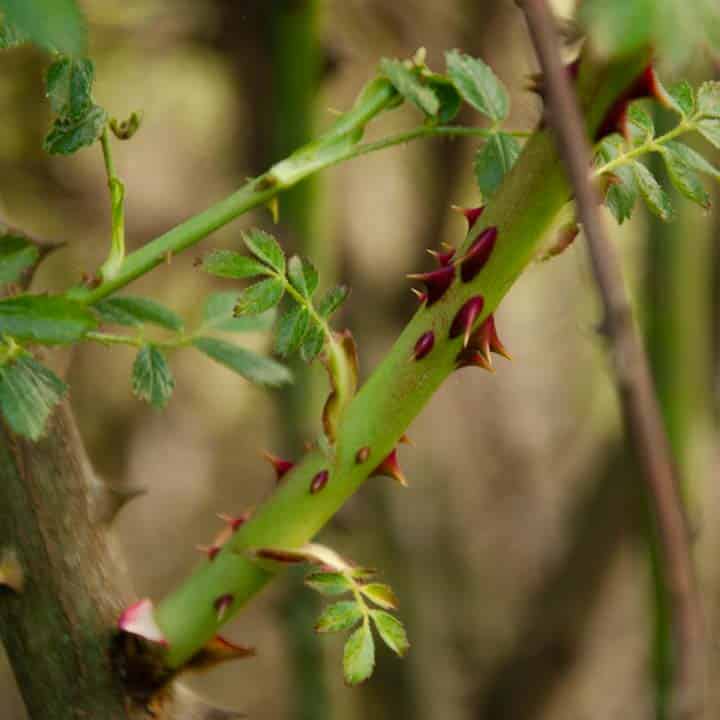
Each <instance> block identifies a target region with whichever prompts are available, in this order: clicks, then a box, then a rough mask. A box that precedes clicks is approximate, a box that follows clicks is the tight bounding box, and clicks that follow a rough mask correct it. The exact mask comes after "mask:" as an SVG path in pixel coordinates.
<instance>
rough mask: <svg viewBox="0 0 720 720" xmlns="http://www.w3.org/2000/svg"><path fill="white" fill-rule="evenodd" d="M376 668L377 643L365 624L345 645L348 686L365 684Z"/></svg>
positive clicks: (368, 626)
mask: <svg viewBox="0 0 720 720" xmlns="http://www.w3.org/2000/svg"><path fill="white" fill-rule="evenodd" d="M374 667H375V642H374V641H373V637H372V632H371V631H370V625H369V623H367V622H364V623H363V624H362V625H361V626H360V627H359V628H358V629H357V630H355V632H353V634H352V635H350V637H349V638H348V640H347V642H346V643H345V650H344V652H343V674H344V675H345V682H346V683H347V684H348V685H359V684H360V683H362V682H365V680H367V679H368V678H369V677H370V676H371V675H372V672H373V668H374Z"/></svg>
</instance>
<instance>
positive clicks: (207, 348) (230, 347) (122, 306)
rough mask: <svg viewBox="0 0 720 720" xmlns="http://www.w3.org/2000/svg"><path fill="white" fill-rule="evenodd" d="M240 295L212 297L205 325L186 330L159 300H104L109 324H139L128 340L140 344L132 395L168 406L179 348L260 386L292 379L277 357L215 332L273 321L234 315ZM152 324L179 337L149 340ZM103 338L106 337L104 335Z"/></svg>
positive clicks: (266, 317) (103, 312) (243, 329)
mask: <svg viewBox="0 0 720 720" xmlns="http://www.w3.org/2000/svg"><path fill="white" fill-rule="evenodd" d="M236 302H237V293H215V294H212V295H210V296H209V297H208V298H207V300H206V301H205V304H204V307H203V316H202V321H201V323H200V325H199V326H198V327H197V328H196V329H195V330H194V331H193V332H190V333H188V332H186V330H185V325H184V322H183V320H182V318H181V317H180V316H179V315H177V314H176V313H174V312H173V311H172V310H170V309H169V308H167V307H165V306H163V305H161V304H160V303H158V302H156V301H155V300H151V299H150V298H144V297H135V296H127V295H125V296H119V297H111V298H108V299H106V300H102V301H100V302H99V303H97V305H96V306H95V309H96V310H97V312H98V313H99V314H100V316H101V317H102V319H103V320H104V321H105V322H106V323H110V324H114V325H122V326H127V327H135V328H137V329H138V333H139V334H138V336H137V337H135V338H128V342H129V344H134V345H137V346H138V348H139V349H138V353H137V356H136V358H135V362H134V363H133V369H132V389H133V393H134V394H135V395H136V396H137V397H138V398H140V399H142V400H145V401H146V402H148V403H149V404H151V405H152V406H154V407H156V408H159V409H161V408H163V407H165V405H167V403H168V401H169V400H170V397H171V395H172V392H173V390H174V388H175V380H174V378H173V375H172V371H171V370H170V366H169V364H168V361H167V356H166V353H167V351H168V350H173V349H176V348H180V347H192V348H195V349H196V350H198V351H200V352H201V353H203V354H204V355H205V356H207V357H209V358H211V359H212V360H213V361H215V362H217V363H220V364H221V365H223V366H225V367H226V368H228V369H229V370H232V371H233V372H235V373H237V374H238V375H240V376H242V377H244V378H245V379H246V380H249V381H250V382H253V383H255V384H258V385H265V386H269V387H275V386H277V385H282V384H284V383H287V382H289V381H290V380H291V375H290V373H289V371H288V370H287V368H286V367H284V366H283V365H281V364H280V363H278V362H276V361H275V360H273V359H271V358H268V357H263V356H262V355H258V354H257V353H254V352H252V351H251V350H247V349H246V348H244V347H241V346H239V345H237V344H236V343H234V342H231V341H229V340H227V339H225V338H224V337H217V336H216V335H215V332H217V331H220V332H222V333H243V332H252V331H259V330H266V329H268V327H269V326H270V325H271V324H272V321H273V318H272V315H273V314H272V313H269V314H268V313H266V314H264V315H261V316H258V317H255V318H252V319H249V318H245V319H241V318H235V317H233V308H234V306H235V304H236ZM147 324H150V325H154V326H156V327H160V328H163V329H165V330H169V331H172V332H173V333H174V337H172V338H171V339H169V340H164V341H152V340H149V339H146V337H145V335H144V332H143V328H144V326H145V325H147ZM99 339H100V341H102V338H99Z"/></svg>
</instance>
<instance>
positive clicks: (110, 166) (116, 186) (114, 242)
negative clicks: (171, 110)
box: [100, 125, 125, 281]
mask: <svg viewBox="0 0 720 720" xmlns="http://www.w3.org/2000/svg"><path fill="white" fill-rule="evenodd" d="M100 145H101V147H102V153H103V160H104V161H105V171H106V173H107V178H108V188H109V189H110V219H111V237H110V253H109V255H108V257H107V260H105V262H104V263H103V264H102V266H101V267H100V277H101V278H102V279H103V281H104V280H109V279H111V278H113V277H114V276H115V275H116V274H117V272H118V271H119V269H120V267H121V266H122V264H123V260H124V258H125V186H124V185H123V183H122V181H121V180H120V178H119V177H118V176H117V174H116V172H115V162H114V160H113V156H112V148H111V147H110V133H109V132H108V129H107V125H106V126H105V128H104V129H103V131H102V135H101V136H100Z"/></svg>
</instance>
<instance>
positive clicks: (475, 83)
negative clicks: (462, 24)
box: [445, 50, 510, 122]
mask: <svg viewBox="0 0 720 720" xmlns="http://www.w3.org/2000/svg"><path fill="white" fill-rule="evenodd" d="M445 62H446V63H447V69H448V75H449V76H450V79H451V80H452V81H453V84H454V85H455V87H456V88H457V89H458V90H459V92H460V94H461V95H462V96H463V97H464V98H465V100H466V101H467V102H468V103H470V105H472V106H473V107H474V108H475V109H477V110H479V111H480V112H481V113H482V114H483V115H486V116H487V117H489V118H490V119H491V120H495V121H496V122H499V121H500V120H504V119H505V118H506V117H507V114H508V112H509V110H510V98H509V96H508V93H507V90H506V89H505V86H504V85H503V84H502V83H501V82H500V80H498V78H497V76H496V75H495V73H494V72H493V71H492V70H491V69H490V68H489V67H488V66H487V65H486V64H485V63H484V62H483V61H482V60H479V59H477V58H473V57H470V56H469V55H463V54H462V53H460V52H458V51H457V50H450V51H449V52H447V53H445Z"/></svg>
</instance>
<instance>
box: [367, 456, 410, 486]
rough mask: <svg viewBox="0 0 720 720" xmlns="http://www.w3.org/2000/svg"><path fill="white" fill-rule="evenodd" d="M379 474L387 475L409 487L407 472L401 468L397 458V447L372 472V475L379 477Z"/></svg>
mask: <svg viewBox="0 0 720 720" xmlns="http://www.w3.org/2000/svg"><path fill="white" fill-rule="evenodd" d="M378 475H387V476H388V477H391V478H392V479H393V480H396V481H397V482H399V483H400V484H401V485H402V486H403V487H407V485H408V482H407V478H406V477H405V474H404V473H403V471H402V469H401V468H400V463H399V462H398V458H397V448H395V449H394V450H393V451H392V452H391V453H390V454H389V455H388V456H387V457H386V458H385V459H384V460H383V461H382V462H381V463H380V464H379V465H378V466H377V467H376V468H375V469H374V470H373V471H372V473H370V477H377V476H378Z"/></svg>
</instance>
